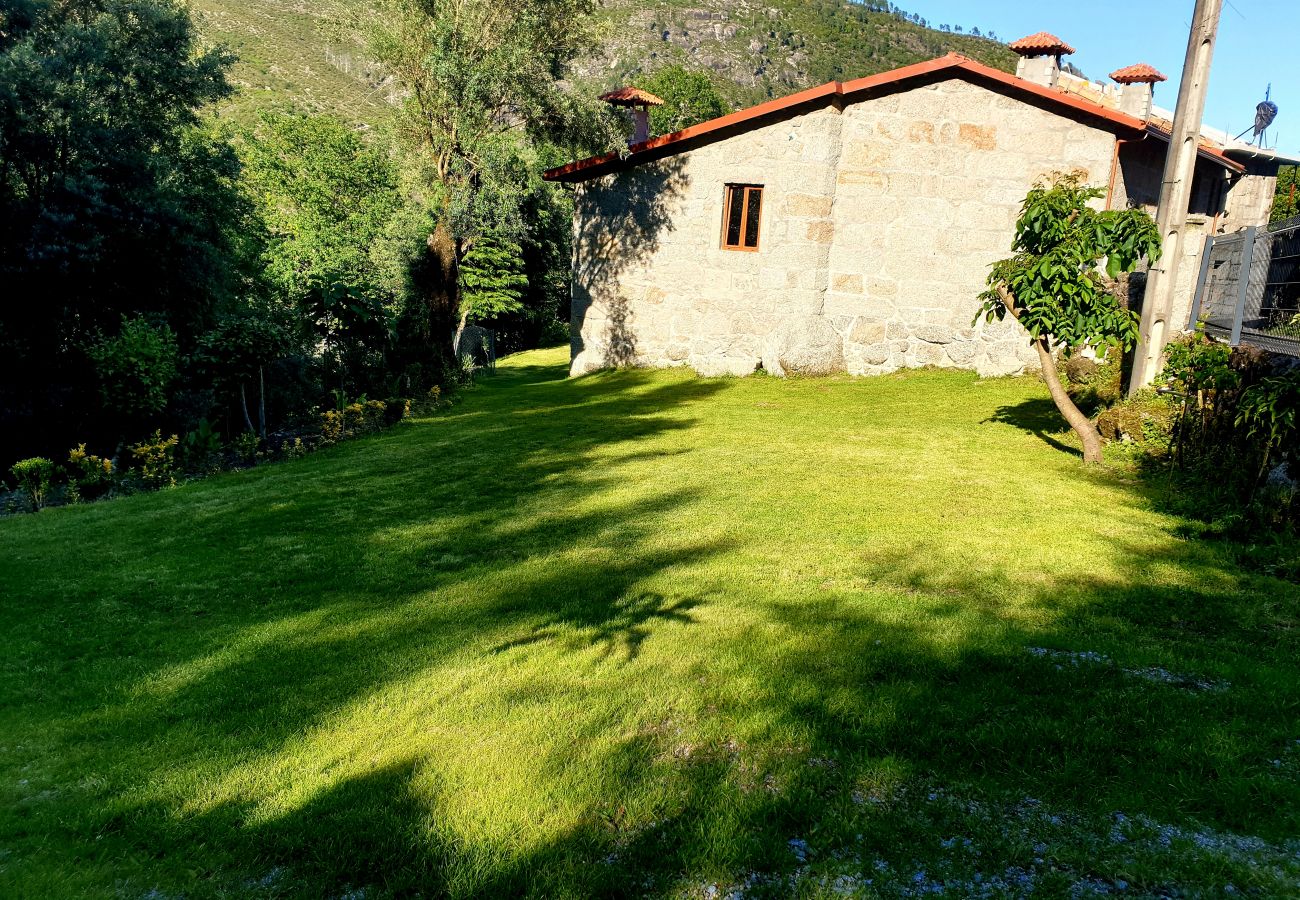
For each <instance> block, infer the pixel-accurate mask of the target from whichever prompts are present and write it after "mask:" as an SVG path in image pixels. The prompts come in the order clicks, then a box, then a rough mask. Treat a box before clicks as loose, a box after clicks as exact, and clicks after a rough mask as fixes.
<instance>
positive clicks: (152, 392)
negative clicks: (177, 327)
mask: <svg viewBox="0 0 1300 900" xmlns="http://www.w3.org/2000/svg"><path fill="white" fill-rule="evenodd" d="M86 352H87V355H89V356H90V358H91V360H93V361H94V364H95V372H96V375H97V376H98V378H99V390H100V394H101V396H102V397H103V398H104V405H105V406H106V407H107V408H108V409H109V410H110V411H113V412H116V413H120V414H122V415H125V416H128V417H130V418H133V419H141V418H147V417H148V416H151V415H154V414H155V413H159V412H161V411H162V410H163V407H165V406H166V405H167V397H168V388H170V387H171V384H172V381H173V380H174V379H175V378H176V363H177V349H176V336H175V335H174V334H173V333H172V330H171V329H170V328H168V327H167V326H166V325H155V324H153V323H151V322H150V321H149V320H148V319H146V318H145V317H143V316H135V317H133V318H127V317H125V316H124V317H123V318H122V326H121V328H120V329H119V330H118V333H117V334H116V335H113V336H111V337H109V336H106V335H104V334H102V333H101V334H100V335H99V336H98V337H97V339H96V340H95V341H94V343H92V344H91V345H90V346H88V347H87V348H86Z"/></svg>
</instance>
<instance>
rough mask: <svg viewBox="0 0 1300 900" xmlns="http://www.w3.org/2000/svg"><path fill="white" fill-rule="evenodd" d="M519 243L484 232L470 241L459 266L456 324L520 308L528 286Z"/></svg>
mask: <svg viewBox="0 0 1300 900" xmlns="http://www.w3.org/2000/svg"><path fill="white" fill-rule="evenodd" d="M522 253H523V251H522V250H521V249H520V247H519V244H517V243H515V242H514V241H511V240H509V239H507V238H502V237H500V236H498V235H494V234H487V235H484V236H483V237H481V238H479V240H477V241H476V242H475V243H474V246H472V247H471V248H470V250H469V252H468V253H466V254H465V259H464V261H463V262H462V263H461V267H460V280H461V300H460V327H461V328H462V329H463V328H464V327H465V324H466V323H467V322H468V321H469V320H471V319H473V320H475V321H482V320H484V319H492V318H496V317H497V316H500V315H504V314H506V313H514V312H518V311H519V310H521V309H522V308H523V300H522V297H523V293H524V289H525V288H527V287H528V278H527V276H525V275H524V261H523V258H522Z"/></svg>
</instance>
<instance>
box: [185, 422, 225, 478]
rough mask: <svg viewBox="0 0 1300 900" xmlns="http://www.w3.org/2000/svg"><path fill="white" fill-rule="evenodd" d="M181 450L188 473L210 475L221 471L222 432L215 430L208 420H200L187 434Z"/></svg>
mask: <svg viewBox="0 0 1300 900" xmlns="http://www.w3.org/2000/svg"><path fill="white" fill-rule="evenodd" d="M180 449H181V459H182V460H183V461H184V464H185V468H186V469H187V470H188V471H190V472H197V473H199V474H210V473H213V472H219V471H220V470H221V432H219V431H216V430H215V429H213V427H212V423H211V422H209V421H208V420H207V419H206V418H204V419H199V422H198V426H197V427H195V428H194V429H192V430H190V431H187V432H185V439H184V440H183V441H182V442H181V447H180Z"/></svg>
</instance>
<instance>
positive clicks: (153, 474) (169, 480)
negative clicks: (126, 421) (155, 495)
mask: <svg viewBox="0 0 1300 900" xmlns="http://www.w3.org/2000/svg"><path fill="white" fill-rule="evenodd" d="M179 443H180V438H179V437H177V436H176V435H174V434H173V435H172V436H171V437H169V438H164V437H163V436H162V432H161V431H155V432H154V433H153V436H152V437H151V438H149V439H148V440H146V441H142V442H141V443H139V444H134V445H132V447H131V457H132V458H133V459H134V460H135V461H136V463H137V464H138V465H139V467H140V479H141V480H142V481H143V482H144V485H145V487H149V488H164V487H171V486H172V485H174V484H176V445H177V444H179Z"/></svg>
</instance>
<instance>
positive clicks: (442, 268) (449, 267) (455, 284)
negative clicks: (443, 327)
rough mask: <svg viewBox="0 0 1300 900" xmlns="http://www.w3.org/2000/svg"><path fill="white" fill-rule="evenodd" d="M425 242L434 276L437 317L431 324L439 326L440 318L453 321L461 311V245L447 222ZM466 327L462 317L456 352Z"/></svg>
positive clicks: (456, 334)
mask: <svg viewBox="0 0 1300 900" xmlns="http://www.w3.org/2000/svg"><path fill="white" fill-rule="evenodd" d="M426 244H427V246H428V248H429V257H430V259H429V262H430V269H431V271H430V275H431V276H432V277H431V278H430V284H429V288H430V291H429V308H430V310H429V311H430V312H431V313H432V318H433V319H434V321H433V322H431V323H430V325H431V326H432V328H433V329H435V330H436V329H437V322H438V321H439V320H440V321H442V322H447V321H453V322H454V321H456V316H457V315H458V314H459V313H460V247H458V246H457V245H456V239H455V238H454V237H453V236H452V233H451V229H450V228H448V227H447V226H446V225H439V226H438V227H437V228H435V229H434V231H433V233H432V234H430V235H429V237H428V240H427V241H426ZM463 328H464V321H463V318H462V321H461V325H460V327H459V328H457V329H456V330H455V331H453V332H452V335H451V340H452V353H453V355H454V354H455V352H456V347H457V346H458V345H459V343H460V333H461V330H462V329H463ZM431 337H432V335H431ZM444 346H445V345H444Z"/></svg>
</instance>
